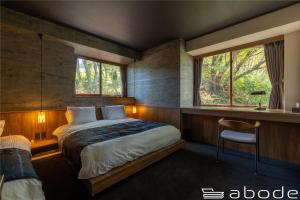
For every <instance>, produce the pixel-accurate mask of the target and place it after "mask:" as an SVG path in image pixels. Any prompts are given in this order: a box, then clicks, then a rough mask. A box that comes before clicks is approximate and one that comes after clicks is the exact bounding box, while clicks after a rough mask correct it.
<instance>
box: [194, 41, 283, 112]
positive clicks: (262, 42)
mask: <svg viewBox="0 0 300 200" xmlns="http://www.w3.org/2000/svg"><path fill="white" fill-rule="evenodd" d="M282 40H284V36H283V35H279V36H275V37H271V38H267V39H263V40H259V41H255V42H250V43H246V44H242V45H238V46H234V47H230V48H225V49H221V50H217V51H213V52H209V53H204V54H201V55H198V56H194V57H193V58H194V59H195V58H204V57H209V56H214V55H218V54H222V53H230V62H229V68H230V69H229V70H230V72H229V73H230V75H229V76H230V77H229V104H202V103H201V106H209V107H236V108H243V107H244V108H254V107H257V106H255V105H234V104H233V80H232V67H233V66H232V65H233V60H232V52H233V51H237V50H241V49H246V48H251V47H255V46H259V45H265V44H268V43H271V42H277V41H282ZM194 77H195V75H194ZM193 95H195V94H193Z"/></svg>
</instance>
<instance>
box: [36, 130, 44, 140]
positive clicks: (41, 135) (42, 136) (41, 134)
mask: <svg viewBox="0 0 300 200" xmlns="http://www.w3.org/2000/svg"><path fill="white" fill-rule="evenodd" d="M45 138H46V132H39V133H35V134H34V139H35V140H43V139H45Z"/></svg>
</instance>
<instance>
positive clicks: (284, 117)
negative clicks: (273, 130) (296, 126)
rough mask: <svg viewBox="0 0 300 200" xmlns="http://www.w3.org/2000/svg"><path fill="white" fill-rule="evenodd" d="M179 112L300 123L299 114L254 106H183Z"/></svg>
mask: <svg viewBox="0 0 300 200" xmlns="http://www.w3.org/2000/svg"><path fill="white" fill-rule="evenodd" d="M181 114H194V115H207V116H217V117H230V118H241V119H251V120H262V121H276V122H287V123H300V114H299V113H293V112H290V111H284V110H272V109H267V110H262V111H259V110H254V108H240V107H210V106H199V107H183V108H181Z"/></svg>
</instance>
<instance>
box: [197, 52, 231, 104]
mask: <svg viewBox="0 0 300 200" xmlns="http://www.w3.org/2000/svg"><path fill="white" fill-rule="evenodd" d="M229 90H230V53H223V54H218V55H214V56H209V57H205V58H204V59H203V64H202V80H201V87H200V95H201V101H202V104H209V105H211V104H215V105H228V104H230V101H229V99H230V98H229V94H230V92H229Z"/></svg>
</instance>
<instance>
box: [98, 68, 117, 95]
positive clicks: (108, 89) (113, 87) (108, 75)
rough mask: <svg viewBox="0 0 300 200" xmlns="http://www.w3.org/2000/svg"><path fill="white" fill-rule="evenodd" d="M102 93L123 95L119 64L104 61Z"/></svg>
mask: <svg viewBox="0 0 300 200" xmlns="http://www.w3.org/2000/svg"><path fill="white" fill-rule="evenodd" d="M101 66H102V70H101V78H102V94H103V95H109V96H121V95H122V79H121V70H120V67H119V66H115V65H111V64H106V63H102V64H101Z"/></svg>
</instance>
